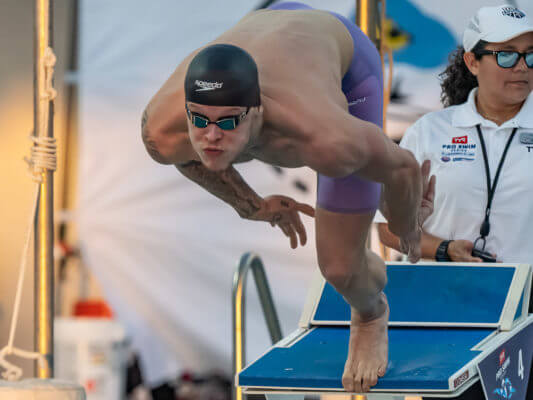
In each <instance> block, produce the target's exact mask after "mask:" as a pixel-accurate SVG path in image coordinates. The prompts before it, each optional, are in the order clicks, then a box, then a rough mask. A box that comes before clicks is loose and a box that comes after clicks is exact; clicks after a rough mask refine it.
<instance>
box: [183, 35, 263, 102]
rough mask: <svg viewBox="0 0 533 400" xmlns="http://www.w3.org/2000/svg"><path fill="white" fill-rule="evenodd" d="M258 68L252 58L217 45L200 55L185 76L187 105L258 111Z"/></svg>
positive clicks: (227, 47)
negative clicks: (252, 108)
mask: <svg viewBox="0 0 533 400" xmlns="http://www.w3.org/2000/svg"><path fill="white" fill-rule="evenodd" d="M259 93H260V92H259V79H258V74H257V65H256V64H255V61H254V59H253V58H252V56H251V55H250V54H248V53H247V52H246V51H244V50H243V49H241V48H240V47H237V46H233V45H231V44H214V45H211V46H208V47H206V48H205V49H203V50H202V51H200V52H199V53H198V54H196V56H194V58H193V59H192V61H191V63H190V64H189V68H188V70H187V74H186V75H185V101H192V102H193V103H198V104H205V105H208V106H239V107H257V106H259V105H261V97H260V96H259Z"/></svg>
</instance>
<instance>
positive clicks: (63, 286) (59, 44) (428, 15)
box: [0, 0, 533, 400]
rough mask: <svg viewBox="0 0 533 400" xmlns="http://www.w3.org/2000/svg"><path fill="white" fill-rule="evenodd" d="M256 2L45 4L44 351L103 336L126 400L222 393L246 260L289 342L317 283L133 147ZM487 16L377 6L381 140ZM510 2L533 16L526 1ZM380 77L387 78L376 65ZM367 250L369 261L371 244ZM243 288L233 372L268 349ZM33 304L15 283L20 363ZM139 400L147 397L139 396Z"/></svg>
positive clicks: (17, 179) (28, 39) (76, 0)
mask: <svg viewBox="0 0 533 400" xmlns="http://www.w3.org/2000/svg"><path fill="white" fill-rule="evenodd" d="M302 2H304V3H307V4H309V5H311V6H313V7H316V8H323V7H325V6H326V5H327V9H328V10H331V11H336V12H339V13H341V14H343V15H345V16H347V17H348V18H350V19H352V20H355V9H356V7H355V1H354V0H350V1H345V0H328V1H327V2H324V1H318V0H315V1H312V0H307V1H305V0H302ZM264 3H265V2H264V1H252V0H226V1H224V2H217V1H209V0H195V1H175V0H154V1H152V2H146V1H139V0H114V1H104V0H55V1H54V3H53V4H54V7H53V14H54V17H53V22H54V25H53V47H54V50H55V53H56V55H57V57H58V64H57V65H56V71H55V84H54V86H55V88H56V89H57V90H58V97H57V99H56V101H55V118H54V124H55V136H56V138H57V139H58V143H59V152H58V154H59V156H58V163H59V168H58V171H57V172H56V173H55V175H54V179H55V183H54V187H55V193H54V196H55V198H54V201H55V235H56V250H55V257H54V258H55V261H56V304H55V307H56V315H58V316H61V317H64V318H65V320H64V321H63V322H64V323H65V324H66V325H61V329H62V331H61V332H62V334H61V335H59V336H61V337H60V338H59V339H58V338H56V340H62V341H63V340H64V341H65V342H68V341H69V340H72V337H75V336H78V337H81V336H84V335H86V336H87V337H88V338H89V339H90V338H93V337H97V336H98V335H99V334H100V333H102V332H100V331H98V329H100V330H101V329H103V333H102V334H103V335H104V336H105V335H107V337H108V338H111V337H113V338H115V339H114V340H116V342H117V343H121V344H123V345H124V346H125V347H126V348H127V357H126V363H127V366H128V369H127V371H128V372H129V380H128V385H129V386H128V391H129V395H130V397H132V396H140V395H139V394H134V393H133V389H134V388H135V387H144V388H152V389H153V388H160V387H165V385H170V386H172V387H174V386H176V385H177V386H179V385H180V384H182V383H183V382H184V381H194V380H195V377H213V376H216V377H221V379H222V381H224V379H229V378H230V377H231V337H232V331H231V330H232V328H231V284H232V277H233V272H234V270H235V267H236V265H237V263H238V260H239V258H240V256H241V255H242V254H243V253H244V252H246V251H253V252H255V253H257V254H259V255H260V256H261V257H262V259H263V261H264V263H265V267H266V271H267V275H268V279H269V282H270V286H271V290H272V293H273V296H274V303H275V305H276V308H277V311H278V315H279V318H280V322H281V327H282V331H283V333H284V334H287V333H289V332H291V331H292V330H294V329H295V328H296V327H297V323H298V318H299V315H300V312H301V309H302V307H303V304H304V301H305V295H306V291H307V289H308V286H309V284H310V281H311V278H312V275H313V273H314V272H315V270H316V269H317V265H316V260H315V249H314V243H313V240H310V242H309V243H308V244H307V246H305V247H304V248H299V249H297V250H291V249H290V247H289V243H288V240H287V239H286V238H285V237H284V236H283V235H282V234H281V233H280V232H278V231H277V230H273V229H272V228H270V227H269V226H268V225H267V224H259V223H253V222H249V221H244V220H241V219H240V218H238V216H237V214H236V213H235V212H234V211H233V210H232V209H231V208H229V207H228V206H226V205H225V204H223V203H222V202H220V201H218V200H217V199H215V198H214V197H213V196H211V195H210V194H208V193H207V192H205V191H204V190H203V189H201V188H200V187H198V186H196V185H195V184H193V183H191V182H189V181H188V180H187V179H186V178H184V177H182V176H181V175H180V174H179V173H178V172H177V171H176V170H175V168H174V167H172V166H163V165H159V164H156V163H155V162H153V161H152V160H151V159H150V157H149V156H148V154H147V153H146V151H145V150H144V146H143V144H142V142H141V136H140V120H141V114H142V111H143V110H144V107H145V106H146V104H147V103H148V101H149V100H150V98H151V96H152V95H153V94H154V93H155V92H156V91H157V90H158V88H159V87H160V86H161V85H162V84H163V83H164V81H165V80H166V79H167V77H168V76H169V75H170V74H171V73H172V72H173V70H174V69H175V68H176V66H177V65H178V64H179V62H180V61H181V60H182V59H183V58H184V57H185V56H186V55H187V54H189V53H190V52H191V51H192V50H194V49H196V48H198V47H200V46H202V45H203V44H205V43H206V42H208V41H210V40H212V39H214V38H215V37H216V36H218V35H219V34H220V33H221V32H223V31H225V30H227V29H228V28H230V27H231V26H232V25H233V24H235V23H236V22H237V21H238V20H239V19H240V18H241V17H242V16H244V15H245V14H246V13H248V12H250V11H252V10H254V9H257V8H259V7H261V6H263V5H264ZM501 3H502V1H501V0H500V1H493V0H470V1H468V2H465V1H459V0H449V1H446V2H444V1H441V0H424V1H422V0H389V1H388V2H387V4H386V17H387V18H386V24H385V28H386V30H385V32H386V34H385V37H384V40H385V42H386V44H387V46H388V47H389V48H390V49H391V51H392V55H393V60H394V62H393V69H392V70H393V74H392V87H391V91H390V98H391V103H390V105H389V108H388V112H387V125H386V132H387V134H388V135H390V136H391V137H392V138H393V139H395V140H399V139H400V138H401V136H402V134H403V132H404V131H405V129H406V128H407V127H408V126H409V125H410V124H412V123H413V122H414V121H415V120H416V119H418V118H419V117H420V116H421V115H423V114H425V113H427V112H429V111H432V110H435V109H438V108H440V107H441V105H440V102H439V98H440V87H439V80H438V74H439V73H440V72H442V71H443V69H444V67H445V64H446V62H447V57H448V54H449V53H450V52H451V51H452V50H453V49H455V48H456V47H457V45H458V44H459V43H460V41H461V35H462V31H463V29H464V27H465V25H466V23H467V21H468V19H469V18H470V17H471V16H472V15H473V14H474V12H475V11H476V10H477V9H478V8H479V7H481V6H486V5H498V4H501ZM508 3H510V4H513V5H515V6H518V7H519V8H522V9H523V10H524V11H525V12H526V13H530V14H533V3H531V1H529V0H516V1H508ZM33 14H34V2H33V1H31V0H1V1H0V26H1V28H0V29H1V33H2V34H1V35H0V52H1V57H0V135H1V136H0V137H1V139H2V140H1V149H2V150H1V157H0V160H1V161H0V162H1V168H0V182H2V185H1V187H0V193H1V195H0V221H1V228H0V254H1V260H0V265H1V275H0V342H1V343H2V345H3V344H4V343H5V342H7V338H8V333H9V324H10V318H11V313H12V307H13V301H14V296H15V286H16V285H15V284H16V279H17V276H18V268H19V263H20V259H21V256H22V254H21V253H22V244H23V240H24V235H25V231H26V228H27V226H26V221H27V219H28V215H29V213H30V207H31V201H32V199H31V189H32V181H31V178H30V176H29V174H28V173H27V168H26V166H25V164H24V162H23V157H24V156H25V155H27V154H28V153H29V148H30V146H31V143H30V141H29V140H27V137H28V135H30V134H31V132H32V129H33ZM385 61H386V65H385V72H386V75H388V71H389V64H390V59H389V57H385ZM239 170H240V171H241V172H242V174H243V176H244V177H245V179H246V180H247V181H248V182H249V183H250V185H251V186H252V187H253V188H254V189H255V190H256V191H257V192H258V193H259V194H261V195H268V194H273V193H282V194H285V195H288V196H292V197H294V198H295V199H297V200H299V201H303V202H307V203H309V204H314V202H315V190H316V187H315V181H316V176H315V173H314V172H312V171H310V170H308V169H305V168H302V169H292V170H286V169H279V168H273V167H271V166H268V165H265V164H263V163H260V162H251V163H248V164H245V165H240V166H239ZM305 225H306V228H307V230H308V237H310V238H313V237H314V228H313V224H312V220H310V219H308V218H307V219H306V220H305ZM373 247H374V248H375V249H376V250H379V246H378V245H377V239H376V238H374V240H373ZM30 259H31V258H30ZM252 284H253V283H252V282H251V280H249V282H248V285H249V286H251V285H252ZM250 289H251V290H249V293H250V295H249V296H248V302H247V333H246V335H247V357H248V360H253V359H255V358H256V357H258V356H259V355H260V354H262V353H263V352H264V351H265V350H266V349H267V348H268V347H269V346H270V339H269V336H268V332H267V330H266V328H265V324H264V321H263V315H262V312H261V308H260V304H259V301H258V299H257V296H256V294H255V289H254V288H250ZM33 304H34V299H33V270H32V268H31V267H30V268H28V271H27V276H26V281H25V283H24V292H23V300H22V312H21V317H20V322H19V329H18V336H17V339H16V343H15V344H16V345H17V346H19V347H22V348H27V349H31V348H33V343H34V336H33V332H34V322H33V321H34V310H33V307H34V306H33ZM82 316H85V317H87V316H92V317H96V318H101V319H106V320H110V321H113V325H109V326H104V327H99V328H97V329H96V328H95V329H96V330H95V331H94V332H91V331H90V329H92V328H87V327H80V325H76V326H75V325H68V324H70V322H72V320H73V319H75V318H74V317H82ZM65 321H66V322H65ZM80 329H81V330H80ZM106 329H110V330H109V331H106ZM80 332H82V333H83V334H82V333H80ZM59 336H58V337H59ZM89 339H86V340H89ZM109 341H110V342H112V340H111V339H109ZM60 344H61V343H60ZM56 350H57V349H56ZM102 354H103V353H102ZM78 361H79V360H78ZM58 362H59V361H58ZM79 362H81V361H79ZM20 364H21V365H22V366H23V367H24V371H25V376H33V374H34V371H33V363H32V362H25V361H21V362H20ZM73 365H77V364H76V362H74V361H71V362H70V363H69V362H67V368H66V370H69V369H70V370H72V369H73V367H72V366H73ZM121 365H122V364H121ZM57 367H58V368H59V367H60V365H59V364H58V366H57ZM117 368H118V367H117ZM119 369H120V368H119ZM101 371H102V370H101ZM71 372H72V371H71ZM79 376H81V375H79ZM95 376H97V377H98V376H99V377H100V378H95V379H93V380H92V381H87V380H85V381H83V382H81V383H83V384H84V385H85V387H86V390H87V392H88V395H89V400H91V399H94V400H96V399H99V398H100V397H98V396H99V395H103V393H105V390H106V389H103V388H102V387H104V386H105V383H103V381H102V380H105V379H106V377H105V374H104V375H102V373H101V372H100V375H98V374H96V375H95ZM206 379H208V378H206ZM216 379H218V378H216ZM197 380H200V381H201V380H202V379H197ZM137 384H139V385H137ZM223 385H224V384H223ZM223 385H222V386H223ZM224 387H225V386H224ZM224 390H225V389H224ZM224 390H222V391H221V393H226V392H224ZM181 393H182V397H183V396H185V394H183V391H182V392H181ZM91 396H92V397H91ZM145 396H150V393H149V390H148V391H147V392H146V393H145ZM154 396H155V395H154ZM101 398H106V397H101ZM146 398H149V397H146ZM154 398H155V397H154ZM161 398H163V397H161ZM110 400H112V399H110Z"/></svg>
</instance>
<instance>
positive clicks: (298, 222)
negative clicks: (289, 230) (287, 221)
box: [291, 213, 307, 246]
mask: <svg viewBox="0 0 533 400" xmlns="http://www.w3.org/2000/svg"><path fill="white" fill-rule="evenodd" d="M291 222H292V226H293V227H294V229H295V230H296V233H298V236H299V237H300V245H302V246H305V244H306V243H307V233H306V232H305V227H304V224H303V223H302V219H301V218H300V215H298V213H292V214H291Z"/></svg>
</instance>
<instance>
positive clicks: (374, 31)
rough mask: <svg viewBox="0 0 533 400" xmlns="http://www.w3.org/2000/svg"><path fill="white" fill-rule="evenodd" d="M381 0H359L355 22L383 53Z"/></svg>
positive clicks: (356, 6) (356, 5)
mask: <svg viewBox="0 0 533 400" xmlns="http://www.w3.org/2000/svg"><path fill="white" fill-rule="evenodd" d="M380 6H383V5H382V4H381V0H357V1H356V4H355V8H356V12H355V23H356V24H357V26H359V28H361V30H362V31H363V32H364V33H365V34H366V35H367V36H368V37H369V38H370V40H372V43H374V44H375V45H376V47H377V49H378V50H379V51H380V53H381V35H380V32H381V23H380V20H381V16H380Z"/></svg>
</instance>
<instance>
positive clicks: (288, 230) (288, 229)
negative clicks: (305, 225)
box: [278, 222, 298, 249]
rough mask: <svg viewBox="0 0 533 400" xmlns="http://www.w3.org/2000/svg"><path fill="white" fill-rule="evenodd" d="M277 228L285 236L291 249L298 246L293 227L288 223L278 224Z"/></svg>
mask: <svg viewBox="0 0 533 400" xmlns="http://www.w3.org/2000/svg"><path fill="white" fill-rule="evenodd" d="M278 226H279V227H280V229H281V230H282V231H283V233H284V234H285V236H287V237H288V238H289V239H290V241H291V248H293V249H295V248H296V247H297V246H298V238H297V237H296V232H295V231H294V229H293V227H292V226H291V224H290V223H288V222H282V223H279V224H278Z"/></svg>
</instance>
